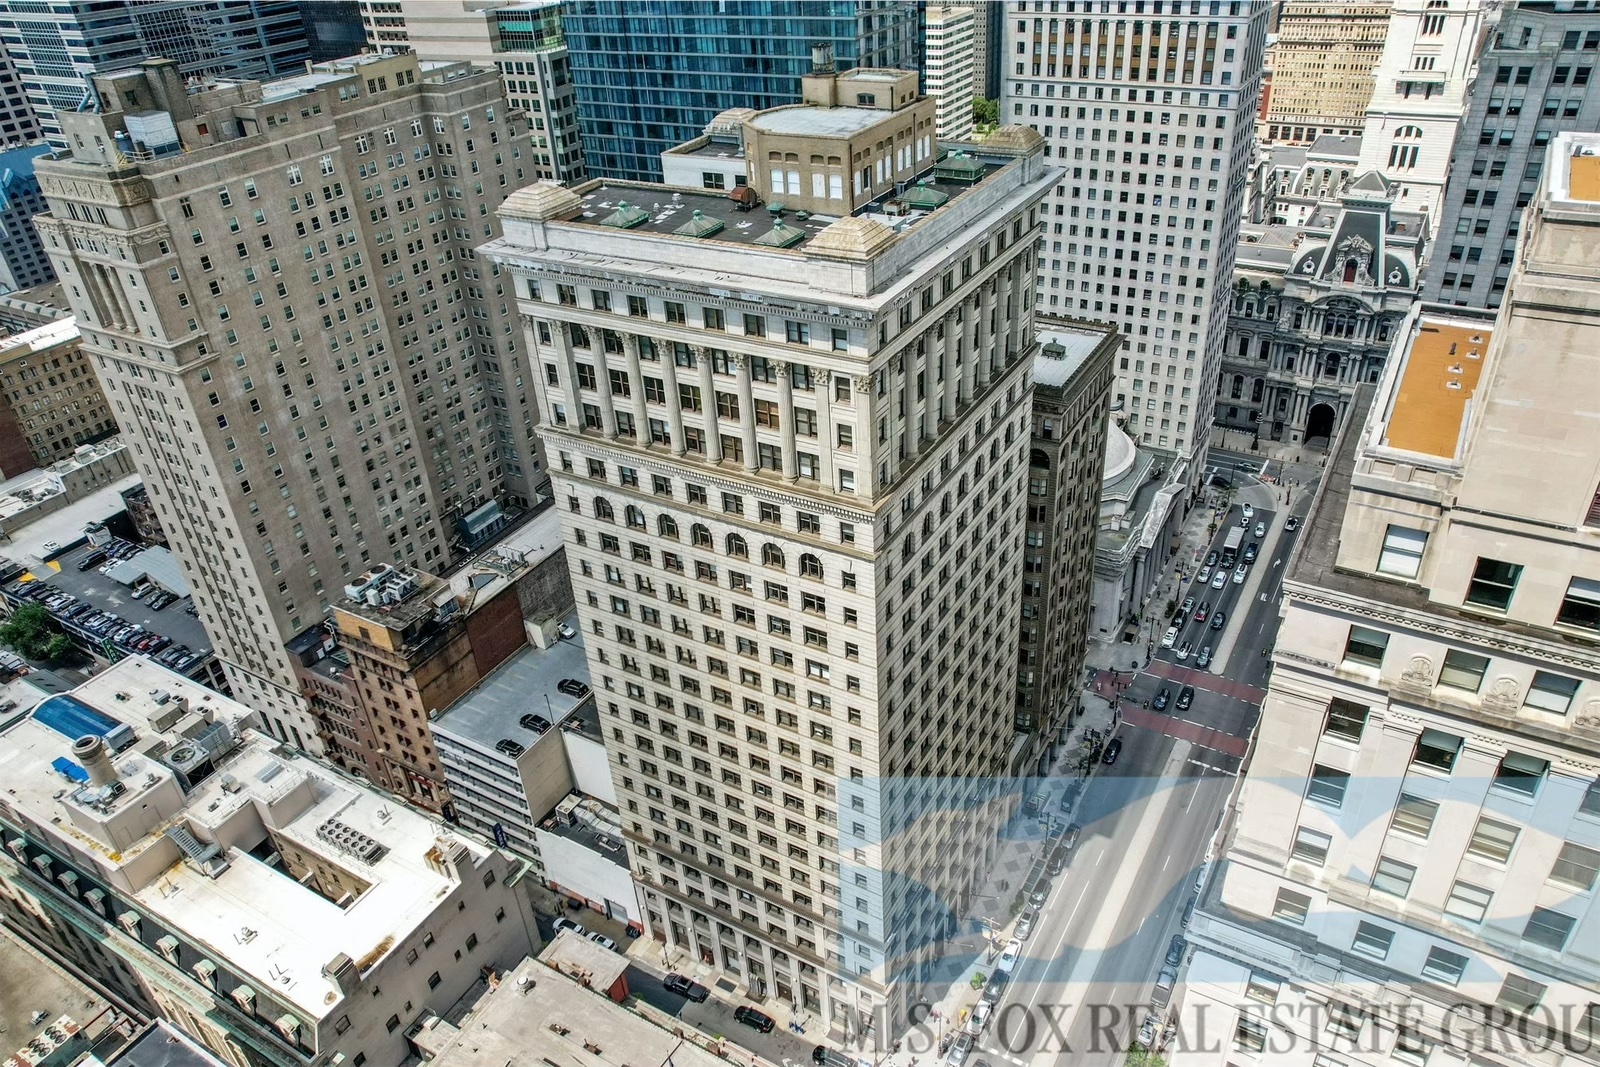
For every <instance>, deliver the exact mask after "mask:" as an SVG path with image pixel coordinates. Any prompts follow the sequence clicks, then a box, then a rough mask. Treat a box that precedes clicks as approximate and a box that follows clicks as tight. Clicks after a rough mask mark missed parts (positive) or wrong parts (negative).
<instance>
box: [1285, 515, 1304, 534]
mask: <svg viewBox="0 0 1600 1067" xmlns="http://www.w3.org/2000/svg"><path fill="white" fill-rule="evenodd" d="M1283 528H1284V529H1285V530H1288V531H1289V532H1290V533H1294V532H1295V531H1296V530H1298V529H1300V517H1299V516H1298V515H1290V516H1289V517H1288V518H1287V519H1284V520H1283Z"/></svg>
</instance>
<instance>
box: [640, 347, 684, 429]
mask: <svg viewBox="0 0 1600 1067" xmlns="http://www.w3.org/2000/svg"><path fill="white" fill-rule="evenodd" d="M655 345H656V356H657V358H658V359H659V360H660V361H661V366H662V374H661V382H662V388H664V389H665V390H666V394H667V436H668V437H669V438H670V439H671V440H672V454H673V455H674V456H681V455H683V454H684V453H685V452H686V451H688V445H687V444H686V443H685V441H684V435H683V397H682V395H681V394H680V393H679V392H678V363H677V360H676V359H675V358H673V356H672V351H673V349H672V343H671V342H670V341H656V342H655ZM663 350H665V351H666V353H667V355H666V356H665V357H663V356H662V355H661V353H662V351H663ZM648 431H649V427H646V433H645V439H646V440H649V432H648Z"/></svg>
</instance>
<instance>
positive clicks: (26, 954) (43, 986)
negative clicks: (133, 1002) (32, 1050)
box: [0, 929, 111, 1055]
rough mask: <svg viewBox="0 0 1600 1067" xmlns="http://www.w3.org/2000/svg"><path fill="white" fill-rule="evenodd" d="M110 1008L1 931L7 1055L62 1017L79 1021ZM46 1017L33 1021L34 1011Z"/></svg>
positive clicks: (1, 1006)
mask: <svg viewBox="0 0 1600 1067" xmlns="http://www.w3.org/2000/svg"><path fill="white" fill-rule="evenodd" d="M110 1006H111V1005H110V1004H108V1003H106V1001H105V1000H104V998H102V997H101V996H100V995H99V994H98V993H96V992H95V991H94V990H92V989H90V988H89V987H88V986H86V985H84V984H83V983H82V982H80V981H79V980H78V979H76V978H74V977H73V976H72V975H70V974H68V973H67V972H66V971H64V970H62V969H61V968H60V967H58V966H57V965H56V964H55V963H54V961H52V960H49V959H47V958H45V957H44V956H42V955H40V954H39V953H38V951H36V950H35V949H34V948H32V947H31V946H29V945H27V944H25V943H23V942H22V941H21V940H19V939H18V938H17V936H16V935H15V934H13V933H12V932H11V931H10V930H3V929H0V1049H3V1050H5V1052H6V1053H7V1055H9V1054H10V1053H11V1052H12V1051H14V1050H16V1049H19V1048H25V1047H27V1044H28V1042H29V1041H30V1040H32V1039H33V1038H34V1037H36V1036H37V1035H38V1034H40V1033H41V1032H42V1031H43V1030H44V1028H45V1027H47V1026H50V1025H52V1024H53V1023H55V1021H56V1020H57V1019H58V1018H60V1017H61V1016H63V1015H68V1016H71V1017H72V1018H73V1019H74V1020H75V1021H78V1022H80V1023H82V1022H86V1021H88V1020H90V1019H94V1018H95V1017H96V1016H98V1015H99V1014H100V1013H101V1012H103V1011H105V1010H106V1009H107V1008H109V1007H110ZM36 1011H42V1012H44V1013H45V1018H44V1019H42V1020H41V1021H40V1022H39V1023H37V1024H35V1023H34V1022H33V1013H34V1012H36Z"/></svg>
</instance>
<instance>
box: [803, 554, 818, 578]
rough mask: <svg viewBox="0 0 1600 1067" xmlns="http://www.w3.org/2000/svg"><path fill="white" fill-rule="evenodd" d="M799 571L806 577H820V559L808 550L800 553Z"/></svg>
mask: <svg viewBox="0 0 1600 1067" xmlns="http://www.w3.org/2000/svg"><path fill="white" fill-rule="evenodd" d="M800 573H801V574H802V575H804V576H805V577H807V578H821V577H822V561H821V560H820V559H818V558H817V557H816V556H813V555H812V554H811V553H809V552H803V553H801V555H800Z"/></svg>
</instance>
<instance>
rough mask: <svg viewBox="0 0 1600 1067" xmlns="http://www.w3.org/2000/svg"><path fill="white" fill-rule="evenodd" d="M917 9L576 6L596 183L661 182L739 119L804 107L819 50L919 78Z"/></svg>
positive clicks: (584, 116)
mask: <svg viewBox="0 0 1600 1067" xmlns="http://www.w3.org/2000/svg"><path fill="white" fill-rule="evenodd" d="M921 6H922V5H921V4H919V3H918V2H917V0H840V2H836V3H828V4H817V3H814V2H811V0H744V2H741V3H738V4H729V3H726V2H725V0H665V2H663V3H658V4H650V5H634V4H619V3H615V2H614V0H565V2H564V3H563V4H562V12H561V22H562V27H563V29H564V31H565V33H566V37H567V48H568V53H569V58H570V60H571V63H572V79H573V85H574V87H575V88H576V90H577V97H578V120H579V126H580V128H581V132H582V134H583V148H584V157H585V162H586V163H587V165H588V168H589V171H590V173H593V174H603V175H605V176H606V177H610V178H626V179H630V180H634V181H660V180H661V153H662V152H664V151H666V150H667V149H669V148H671V147H673V146H674V145H678V144H682V143H683V142H684V141H689V140H693V139H694V138H695V137H698V136H699V135H700V133H701V131H703V130H704V129H705V127H706V125H707V124H708V123H710V121H711V120H712V119H713V118H715V117H716V116H717V115H719V114H721V113H722V112H723V111H726V110H727V109H729V108H735V107H747V108H755V109H757V110H760V109H763V108H770V107H777V106H779V105H781V104H792V103H794V101H795V99H796V97H795V86H796V85H797V84H798V83H799V79H800V77H801V75H803V74H805V73H806V72H807V71H808V70H810V69H811V59H812V50H813V48H814V47H815V46H816V45H817V44H818V43H826V44H829V45H831V46H832V47H833V55H834V60H835V62H836V63H837V64H838V65H839V68H840V69H841V70H843V69H845V68H849V67H885V68H899V69H904V70H918V69H920V68H921V65H922V24H921V17H920V12H919V9H920V7H921Z"/></svg>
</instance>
